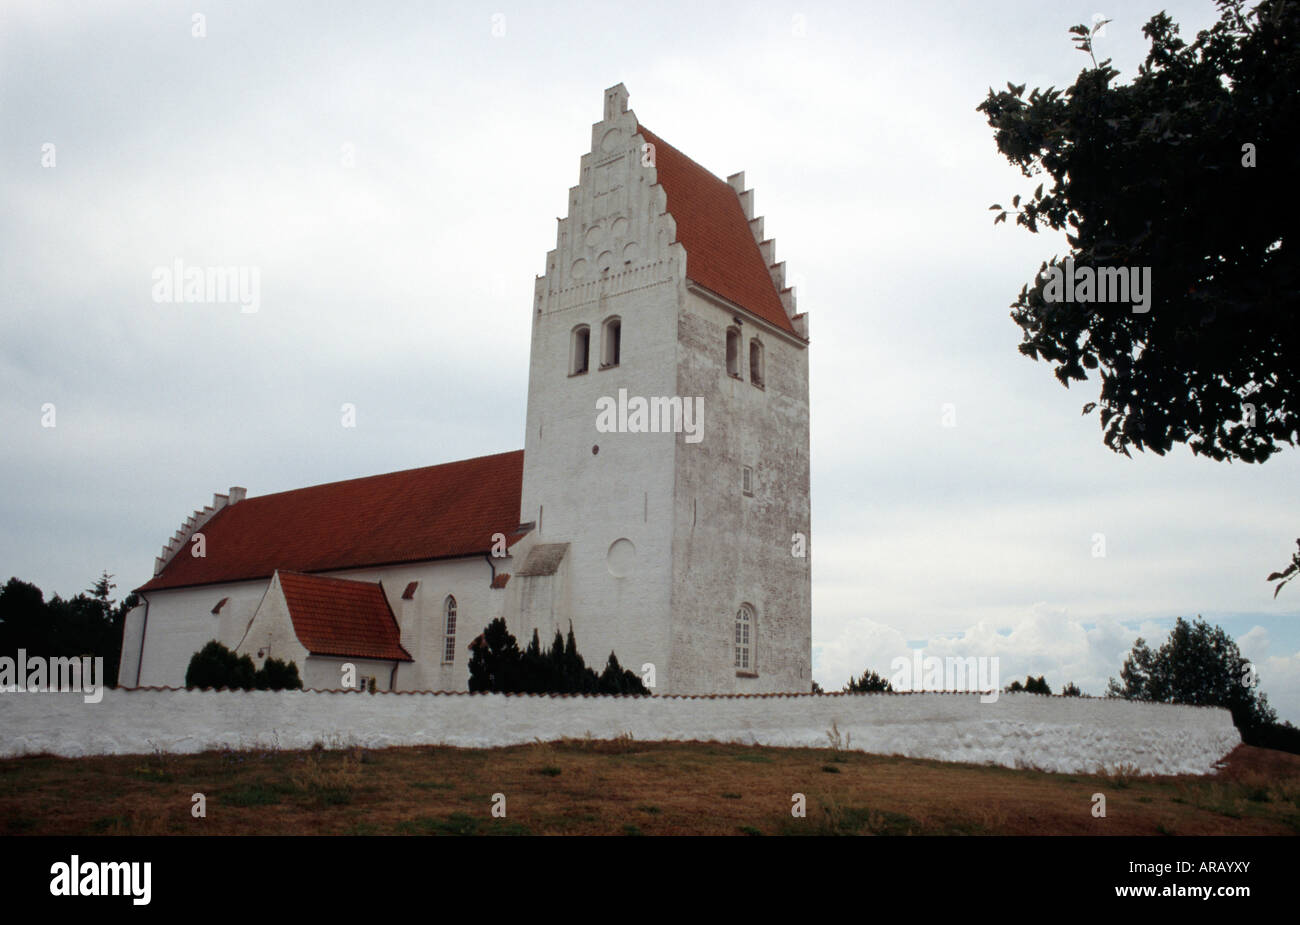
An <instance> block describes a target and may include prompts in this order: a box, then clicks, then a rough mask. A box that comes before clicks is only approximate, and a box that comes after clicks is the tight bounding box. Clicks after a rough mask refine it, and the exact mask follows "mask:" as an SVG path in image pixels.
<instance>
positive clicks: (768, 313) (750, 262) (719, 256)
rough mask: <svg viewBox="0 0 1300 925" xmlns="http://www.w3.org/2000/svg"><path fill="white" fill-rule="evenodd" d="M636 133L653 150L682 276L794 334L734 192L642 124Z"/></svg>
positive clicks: (724, 181) (725, 183) (738, 198)
mask: <svg viewBox="0 0 1300 925" xmlns="http://www.w3.org/2000/svg"><path fill="white" fill-rule="evenodd" d="M637 131H639V132H640V133H641V135H643V136H644V137H645V140H646V141H648V142H650V143H651V144H652V145H654V146H655V150H654V157H655V170H656V172H657V174H658V178H659V185H660V186H662V187H663V188H664V192H665V193H667V194H668V211H669V212H670V213H671V214H672V216H673V218H674V219H675V220H676V221H677V240H678V241H680V242H681V244H682V247H684V248H686V275H687V276H688V277H690V278H691V279H692V280H694V281H695V282H696V283H698V284H699V285H701V286H703V287H704V288H705V289H708V290H710V291H712V292H715V293H717V294H718V295H720V296H722V297H723V298H724V299H727V300H728V301H731V302H734V303H735V304H736V305H739V306H740V307H741V308H744V309H747V310H748V311H751V312H753V313H754V314H755V315H757V316H758V317H759V318H762V319H763V320H764V321H768V322H770V323H772V324H774V325H776V326H777V327H778V328H780V329H781V330H783V331H789V332H791V333H794V326H793V325H791V324H790V318H789V316H788V315H786V313H785V306H783V305H782V304H781V297H780V295H779V294H778V293H777V291H776V284H775V283H773V282H772V275H771V273H770V272H769V271H768V268H767V263H766V262H765V261H764V260H763V253H762V251H760V250H759V249H758V243H757V242H756V241H755V240H754V233H753V232H752V231H750V229H749V219H747V218H745V210H744V208H743V207H742V206H741V204H740V197H739V196H737V195H736V191H735V190H734V189H732V188H731V186H730V185H729V184H728V183H727V181H726V180H722V179H719V178H718V177H715V176H714V175H713V174H711V173H709V171H707V170H705V169H704V168H703V167H701V166H700V165H699V164H697V163H695V161H693V160H691V159H690V158H689V157H687V156H686V155H685V154H683V153H682V152H680V151H678V150H677V149H676V148H674V147H673V146H672V145H670V144H668V143H667V142H666V141H663V140H662V139H661V138H659V136H658V135H655V134H654V133H653V132H651V131H650V130H649V129H648V128H646V127H645V126H644V125H640V124H638V126H637Z"/></svg>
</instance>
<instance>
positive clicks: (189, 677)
mask: <svg viewBox="0 0 1300 925" xmlns="http://www.w3.org/2000/svg"><path fill="white" fill-rule="evenodd" d="M185 686H186V687H198V688H203V689H207V690H215V689H219V688H227V689H229V690H245V691H249V690H253V689H257V690H259V691H278V690H302V680H301V678H299V677H298V666H297V665H295V664H294V663H293V662H282V661H280V660H279V659H276V658H268V659H267V660H266V664H264V665H263V666H262V667H261V668H258V667H257V666H256V665H254V664H253V660H252V659H251V658H249V657H248V656H247V655H236V654H235V653H234V652H232V651H231V650H230V649H227V648H226V647H225V646H223V645H222V644H221V643H219V642H217V641H216V640H215V639H214V640H212V641H211V642H209V643H208V644H207V645H205V646H204V647H203V648H202V649H200V650H199V651H198V652H195V653H194V657H193V658H191V659H190V664H189V667H188V668H187V669H186V670H185Z"/></svg>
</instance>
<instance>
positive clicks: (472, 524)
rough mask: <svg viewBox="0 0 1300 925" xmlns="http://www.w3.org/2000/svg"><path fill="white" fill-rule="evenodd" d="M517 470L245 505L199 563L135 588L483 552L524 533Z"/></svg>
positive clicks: (367, 485) (504, 456) (491, 464)
mask: <svg viewBox="0 0 1300 925" xmlns="http://www.w3.org/2000/svg"><path fill="white" fill-rule="evenodd" d="M523 471H524V453H523V450H515V451H514V452H511V453H499V454H497V455H495V456H480V457H478V458H476V459H464V460H460V461H459V462H452V463H445V464H443V465H440V466H427V467H425V468H422V469H407V470H405V471H402V472H390V473H388V474H386V475H373V476H369V477H368V478H359V479H348V480H347V481H343V482H330V483H328V484H325V485H314V486H312V487H310V488H299V489H296V490H294V491H282V492H278V493H276V494H271V495H261V496H260V497H254V498H246V499H245V500H243V501H240V502H239V503H238V504H232V505H230V506H229V507H225V508H222V509H221V510H220V511H218V512H217V513H216V515H215V516H213V518H212V519H211V520H210V521H208V522H207V523H206V524H205V525H204V526H203V530H202V533H203V535H204V538H205V544H204V545H205V546H206V553H207V554H206V556H205V557H204V558H195V557H193V556H191V555H190V552H189V550H188V549H182V550H181V551H180V552H178V553H177V554H176V556H175V558H173V559H172V560H171V561H170V562H169V563H167V565H166V567H164V569H163V571H162V572H161V573H160V574H159V575H156V576H155V577H154V578H153V579H152V580H150V581H148V582H146V583H145V584H144V585H143V586H142V587H141V588H139V589H138V590H141V591H155V590H158V589H162V588H182V587H187V586H190V585H204V584H213V583H216V582H227V581H246V580H252V579H258V578H269V577H270V576H271V575H272V574H273V573H274V572H275V570H276V569H287V570H291V571H297V572H322V571H330V570H334V569H343V568H358V567H363V566H372V565H386V564H390V563H398V562H419V561H424V560H427V559H445V558H452V557H456V556H470V555H476V554H479V553H485V552H488V551H489V550H490V549H491V548H492V535H493V534H494V533H504V534H505V535H506V537H507V542H509V543H513V542H515V540H517V539H518V537H519V536H520V535H521V534H520V533H519V531H518V525H519V501H520V495H521V493H522V487H523Z"/></svg>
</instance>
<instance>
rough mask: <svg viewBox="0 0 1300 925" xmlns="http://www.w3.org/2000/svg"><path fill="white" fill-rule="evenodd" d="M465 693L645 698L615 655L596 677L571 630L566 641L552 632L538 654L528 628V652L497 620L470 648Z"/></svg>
mask: <svg viewBox="0 0 1300 925" xmlns="http://www.w3.org/2000/svg"><path fill="white" fill-rule="evenodd" d="M470 648H471V649H472V650H473V655H471V656H470V660H469V689H470V690H471V691H495V692H497V693H504V694H519V693H527V694H597V693H599V694H649V693H650V691H649V690H648V689H647V688H646V686H645V685H644V684H642V683H641V678H640V677H639V676H638V675H637V674H636V672H634V671H632V670H630V669H626V668H624V667H623V666H622V665H620V664H619V662H618V656H616V655H615V654H614V653H613V652H610V653H609V660H608V661H607V662H606V663H605V670H604V672H603V673H601V674H599V675H598V674H596V672H595V671H594V670H593V669H591V668H589V667H588V666H587V662H586V660H585V659H584V658H583V657H582V655H581V654H580V653H579V652H578V644H577V640H576V639H575V638H574V635H573V627H572V626H570V627H569V635H568V638H567V639H565V638H564V637H563V636H561V635H560V632H559V630H556V632H555V640H554V641H553V642H552V643H551V647H550V649H549V650H547V651H545V652H543V651H542V644H541V638H540V637H539V635H538V633H537V630H536V629H534V630H533V638H532V641H530V642H529V643H528V648H526V649H525V650H524V651H522V652H521V651H519V644H518V642H516V640H515V637H514V636H513V635H511V633H510V631H509V630H508V629H507V628H506V621H505V620H503V619H501V618H500V617H498V618H497V619H495V620H493V621H492V622H491V623H489V624H488V625H487V627H486V628H484V630H483V635H481V636H480V637H479V638H478V639H476V640H474V642H473V644H472V645H471V647H470Z"/></svg>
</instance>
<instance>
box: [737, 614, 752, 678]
mask: <svg viewBox="0 0 1300 925" xmlns="http://www.w3.org/2000/svg"><path fill="white" fill-rule="evenodd" d="M736 670H737V671H748V672H752V671H754V608H753V607H750V606H749V605H748V604H741V605H740V609H739V610H737V611H736Z"/></svg>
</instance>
